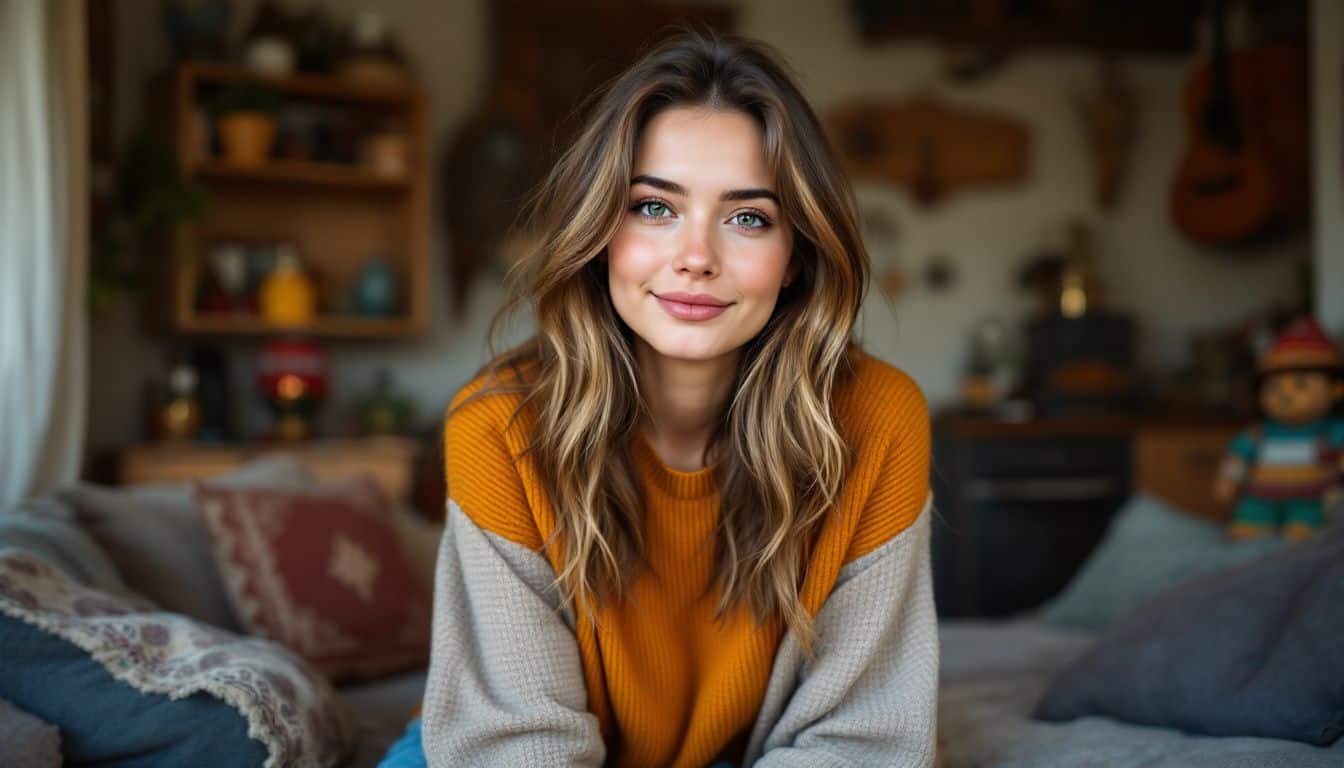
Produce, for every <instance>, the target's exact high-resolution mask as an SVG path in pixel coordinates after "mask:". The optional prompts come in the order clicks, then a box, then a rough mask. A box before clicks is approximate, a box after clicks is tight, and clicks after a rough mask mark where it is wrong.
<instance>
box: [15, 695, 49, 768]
mask: <svg viewBox="0 0 1344 768" xmlns="http://www.w3.org/2000/svg"><path fill="white" fill-rule="evenodd" d="M0 745H3V747H0V757H4V758H5V765H6V766H7V768H61V732H60V731H59V730H57V728H56V726H54V725H50V724H48V723H46V722H45V721H42V720H39V719H38V718H36V717H34V716H33V715H30V714H28V713H27V712H24V711H23V710H21V709H19V708H18V707H16V706H14V705H13V704H10V703H9V702H8V701H5V700H4V699H0Z"/></svg>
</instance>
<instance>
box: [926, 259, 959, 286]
mask: <svg viewBox="0 0 1344 768" xmlns="http://www.w3.org/2000/svg"><path fill="white" fill-rule="evenodd" d="M923 278H924V285H925V286H926V287H927V288H928V289H929V292H930V293H947V292H948V291H951V290H952V289H954V288H956V287H957V265H956V263H954V262H953V261H952V259H951V258H950V257H949V256H948V255H947V254H946V253H944V252H942V251H939V252H937V253H934V254H932V255H931V256H929V260H928V261H926V262H924V270H923Z"/></svg>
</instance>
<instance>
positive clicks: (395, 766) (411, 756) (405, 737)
mask: <svg viewBox="0 0 1344 768" xmlns="http://www.w3.org/2000/svg"><path fill="white" fill-rule="evenodd" d="M378 768H429V766H428V764H427V763H426V762H425V747H424V745H423V744H421V743H420V718H418V717H417V718H415V719H414V720H412V721H411V724H410V725H408V726H406V732H405V733H403V734H402V735H401V738H400V739H397V741H396V743H395V744H393V745H392V746H391V747H388V750H387V754H386V755H383V759H382V762H380V763H378ZM709 768H733V766H732V764H731V763H715V764H713V765H711V766H710V767H709Z"/></svg>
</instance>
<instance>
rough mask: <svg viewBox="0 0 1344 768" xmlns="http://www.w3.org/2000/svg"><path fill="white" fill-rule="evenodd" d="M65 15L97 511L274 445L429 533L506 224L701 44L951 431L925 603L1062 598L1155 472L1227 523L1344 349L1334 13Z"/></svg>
mask: <svg viewBox="0 0 1344 768" xmlns="http://www.w3.org/2000/svg"><path fill="white" fill-rule="evenodd" d="M79 7H81V8H82V13H83V14H84V18H83V20H82V29H83V31H84V33H85V35H86V37H85V41H84V44H85V46H86V51H87V71H86V72H85V73H73V74H71V75H70V76H71V77H76V76H77V75H86V77H87V79H86V81H85V83H84V85H85V86H86V89H87V104H88V108H87V135H86V138H87V141H88V146H89V147H90V151H89V159H90V162H89V167H88V188H89V189H90V192H91V197H90V201H89V212H90V215H89V221H90V232H89V238H88V240H89V254H88V263H89V273H88V281H89V290H88V292H87V300H86V302H85V304H86V306H85V307H84V311H86V312H87V316H88V318H89V319H90V322H91V325H90V332H89V336H88V340H87V341H88V348H87V349H88V357H87V364H88V375H89V380H90V382H91V388H90V389H91V398H90V403H89V407H88V411H87V419H86V420H85V423H84V424H83V425H82V427H81V429H82V434H81V435H80V439H79V441H78V442H79V444H80V452H81V454H82V456H83V459H84V460H83V467H84V469H83V474H84V476H85V477H86V478H89V479H95V480H100V481H104V482H141V481H146V480H159V479H172V478H180V477H183V476H188V475H192V474H199V473H204V472H207V471H213V469H214V468H215V467H217V466H223V465H232V464H233V463H236V462H237V461H239V460H241V457H244V456H251V455H254V454H256V453H258V452H260V451H264V450H267V449H268V448H270V447H273V446H276V445H283V446H287V447H289V448H291V449H294V450H299V451H309V452H318V453H321V455H323V456H325V457H326V459H324V460H328V461H331V462H334V463H335V464H338V465H342V466H359V467H363V468H365V469H369V470H371V471H375V472H383V473H385V474H386V476H388V477H391V478H395V480H394V482H396V483H399V485H398V486H397V487H398V488H399V489H400V491H404V492H405V493H406V494H408V495H412V496H414V497H415V498H416V499H417V500H418V503H419V504H420V505H421V506H422V508H424V509H425V510H427V511H428V514H431V515H433V514H437V513H438V510H440V509H441V504H442V494H443V489H442V487H441V486H442V477H441V472H440V470H439V467H440V466H441V464H440V460H441V459H440V457H439V456H438V454H437V453H436V451H437V450H438V448H437V431H438V427H439V424H440V420H441V416H442V413H443V410H444V408H445V407H446V405H447V403H448V400H449V398H450V397H451V396H452V394H453V393H454V392H455V391H456V390H457V389H458V388H459V387H460V386H461V385H462V384H463V383H465V382H466V381H467V379H468V378H469V377H470V375H471V374H472V373H473V372H474V371H475V370H476V369H477V368H478V367H479V366H480V365H481V364H482V363H483V362H484V361H485V354H486V353H485V333H486V328H487V324H488V322H489V320H490V319H491V317H492V316H493V315H494V313H495V311H496V309H497V308H498V307H499V306H500V303H501V300H502V298H503V291H502V276H503V274H504V270H505V269H506V267H507V265H508V263H509V261H510V258H511V253H513V252H515V250H516V248H517V247H518V245H517V243H516V241H515V240H514V239H512V238H511V237H510V234H509V223H510V222H511V221H512V218H513V216H514V215H515V214H516V213H517V211H518V208H519V201H520V200H521V198H522V197H523V195H524V194H525V193H526V191H527V190H528V189H529V187H530V186H531V184H533V183H534V182H535V181H536V180H537V179H538V178H539V175H540V174H541V173H542V172H543V170H544V169H545V168H546V166H547V163H548V162H549V161H550V160H551V159H552V158H553V157H554V155H555V152H556V149H557V148H558V147H562V146H564V143H565V141H566V140H567V137H568V136H569V135H570V134H571V132H572V131H573V130H574V126H575V125H576V124H577V123H578V122H579V121H580V120H581V119H582V115H581V113H578V112H576V109H577V107H578V105H579V103H580V100H581V98H582V97H583V96H584V95H586V94H588V93H590V92H591V91H592V90H593V89H594V88H595V87H596V86H597V85H598V84H600V83H601V82H603V81H604V80H605V79H607V78H608V77H610V76H612V75H613V74H615V73H616V72H618V71H620V69H621V68H623V67H624V66H626V65H628V64H629V63H630V62H631V61H632V60H633V59H634V57H635V56H636V55H637V54H638V52H639V51H640V50H642V49H644V48H645V47H646V46H647V45H648V44H649V43H650V42H651V41H653V40H655V39H656V38H657V37H658V35H659V34H662V33H664V31H665V30H666V29H667V26H668V25H669V24H672V23H676V22H684V21H692V22H694V23H698V24H702V25H706V26H709V27H712V28H716V29H720V30H724V31H731V32H735V33H740V34H743V35H747V36H750V37H754V38H758V39H760V40H763V41H765V42H766V43H769V44H770V45H772V46H774V47H775V48H776V49H777V50H778V51H779V53H780V54H782V56H783V57H784V58H785V59H786V60H787V61H788V62H789V64H790V65H791V66H792V67H793V69H794V71H795V73H796V75H797V78H798V81H799V82H800V83H801V86H802V88H803V90H804V91H805V93H806V95H807V97H808V98H809V99H810V100H811V102H812V104H813V106H814V107H815V109H816V110H817V112H818V114H819V115H820V117H821V118H822V120H823V122H824V123H825V124H826V126H827V130H828V131H829V133H830V136H831V139H832V142H833V145H834V146H835V148H836V151H837V154H838V155H839V157H840V158H841V160H842V162H843V163H844V165H845V167H846V168H847V170H848V171H849V173H850V175H851V177H852V179H853V182H854V186H855V190H856V194H857V199H858V203H859V208H860V213H861V216H862V221H863V228H864V235H865V238H866V239H867V244H868V247H869V250H870V252H871V254H872V259H873V267H874V270H873V276H874V281H873V288H872V291H871V293H870V295H869V297H868V300H867V302H866V304H865V306H864V310H863V316H862V325H861V340H862V342H863V344H864V345H865V346H866V348H867V349H868V350H869V351H870V352H872V353H873V354H875V355H877V356H879V357H881V358H883V359H885V360H887V361H889V362H891V363H893V364H895V365H897V366H899V367H900V368H902V369H904V370H905V371H907V372H908V373H910V374H911V375H912V376H913V377H914V378H915V379H916V380H917V381H918V382H919V384H920V385H921V386H922V387H923V389H924V391H925V393H926V394H927V396H928V398H929V400H930V403H931V405H932V406H933V408H934V410H935V412H936V425H935V429H936V440H937V448H936V451H935V474H936V477H935V485H936V486H937V487H938V489H939V498H940V506H941V507H942V512H943V514H944V516H945V519H946V521H947V525H946V530H945V531H944V534H943V535H942V538H940V539H939V541H940V543H939V544H938V545H937V546H938V547H939V549H938V553H937V555H936V557H938V562H939V564H940V567H941V568H943V569H944V571H945V573H947V574H951V575H947V576H945V577H944V578H942V579H941V581H940V584H939V588H940V590H941V592H940V609H944V610H947V611H953V612H963V613H996V614H1005V613H1009V612H1011V611H1013V610H1017V609H1020V608H1022V607H1024V606H1028V605H1033V604H1036V603H1038V602H1039V601H1040V600H1041V599H1043V598H1044V597H1046V596H1048V595H1050V594H1052V593H1053V592H1055V591H1057V590H1058V588H1059V587H1060V586H1061V585H1062V584H1063V583H1064V582H1065V580H1066V579H1067V577H1068V575H1069V574H1070V573H1072V572H1073V570H1074V569H1076V567H1077V565H1078V564H1079V563H1080V562H1081V561H1082V559H1083V558H1084V557H1085V556H1086V554H1087V553H1088V552H1089V551H1090V549H1091V547H1092V546H1093V545H1094V544H1095V542H1096V541H1097V539H1098V537H1099V536H1100V535H1101V533H1102V531H1104V529H1105V526H1106V524H1107V522H1108V520H1109V519H1110V516H1111V515H1112V514H1113V512H1114V510H1115V509H1116V508H1117V507H1118V506H1119V505H1120V503H1121V502H1122V501H1123V500H1124V499H1126V498H1127V497H1129V496H1130V495H1131V494H1132V493H1133V491H1134V489H1135V487H1136V484H1137V483H1138V482H1139V481H1138V480H1137V479H1136V478H1137V477H1138V475H1139V471H1140V464H1141V463H1143V462H1145V461H1147V462H1149V463H1150V464H1151V466H1150V467H1149V469H1151V470H1154V471H1157V470H1168V471H1171V472H1172V473H1174V474H1175V475H1180V477H1174V478H1173V479H1172V480H1171V481H1170V482H1169V483H1167V485H1166V486H1165V487H1167V488H1169V489H1170V490H1169V491H1168V493H1169V494H1170V495H1175V496H1182V495H1184V498H1183V499H1182V500H1184V501H1186V502H1187V505H1188V506H1198V507H1200V508H1201V509H1204V510H1205V512H1206V515H1207V516H1209V517H1214V518H1217V517H1218V516H1219V515H1222V516H1225V515H1226V509H1219V508H1218V507H1217V505H1214V504H1212V503H1211V502H1209V501H1208V497H1209V493H1208V492H1207V487H1206V485H1205V482H1206V480H1207V475H1208V473H1209V472H1211V471H1212V470H1211V469H1210V462H1216V460H1217V457H1218V455H1219V452H1220V451H1221V448H1222V446H1223V445H1224V443H1225V440H1226V439H1227V437H1229V436H1230V435H1231V434H1232V433H1233V432H1234V431H1235V430H1236V428H1237V427H1239V426H1244V425H1245V424H1246V423H1247V422H1248V421H1249V420H1251V419H1253V418H1255V416H1256V405H1255V402H1256V401H1255V392H1254V383H1255V382H1254V376H1253V371H1254V360H1255V356H1256V354H1257V353H1258V352H1259V351H1263V349H1264V348H1265V347H1266V346H1267V345H1268V344H1269V343H1270V341H1271V340H1272V339H1273V336H1274V334H1275V332H1276V331H1278V330H1279V329H1280V328H1282V327H1283V326H1284V324H1285V323H1287V321H1289V320H1290V319H1292V318H1294V317H1297V316H1301V315H1306V314H1311V315H1314V316H1315V317H1316V318H1317V319H1318V320H1319V321H1320V322H1321V323H1322V325H1323V326H1325V328H1326V329H1327V331H1330V332H1333V333H1334V334H1339V333H1340V332H1341V331H1344V290H1341V289H1344V258H1341V256H1340V248H1341V243H1342V242H1344V227H1341V218H1340V206H1341V205H1342V204H1344V200H1341V197H1344V194H1342V192H1341V181H1344V166H1342V165H1341V140H1342V139H1344V133H1342V132H1341V99H1340V97H1341V85H1342V83H1341V78H1342V77H1344V69H1342V67H1341V56H1344V8H1342V7H1341V6H1340V5H1339V4H1338V3H1335V2H1332V1H1331V0H1316V1H1315V2H1308V0H1282V1H1280V2H1268V1H1259V2H1251V1H1246V2H1232V1H1230V0H1229V1H1228V2H1201V1H1200V0H1157V1H1154V0H1143V1H1142V2H1128V3H1123V4H1120V3H1108V2H1102V1H1101V0H945V1H940V0H900V1H895V0H893V1H892V2H876V1H872V0H853V1H845V0H814V1H807V0H723V1H722V2H714V3H704V2H696V3H679V2H619V3H617V2H610V3H608V2H595V1H586V2H579V1H577V0H574V1H569V0H566V1H561V0H553V1H543V0H498V1H497V2H489V1H487V0H443V1H442V2H432V3H431V2H417V1H416V0H386V1H385V2H380V3H371V2H367V0H321V1H316V0H283V1H282V0H263V1H261V2H256V1H254V0H233V1H229V0H198V1H195V2H192V1H189V0H177V1H174V0H90V1H89V2H87V3H85V4H80V5H79ZM72 157H74V158H76V161H80V160H79V158H80V157H81V155H80V154H79V153H75V154H73V155H72ZM1313 170H1314V173H1313V172H1312V171H1313ZM529 330H530V329H529V322H528V320H527V318H521V319H520V321H519V322H518V323H517V324H515V327H513V328H511V330H510V333H511V334H512V338H513V339H515V340H517V339H521V338H523V337H524V336H525V335H526V334H527V333H528V332H529ZM1144 435H1146V436H1147V438H1145V439H1146V440H1147V442H1145V443H1144V445H1147V446H1149V447H1148V448H1145V449H1144V450H1143V451H1140V450H1139V447H1138V446H1139V442H1140V437H1141V436H1144ZM1153 435H1156V436H1157V437H1153ZM1153 441H1156V442H1153ZM1154 445H1155V446H1156V447H1155V448H1154V447H1152V446H1154ZM1145 451H1147V452H1145ZM1152 451H1157V452H1156V453H1153V452H1152ZM1182 462H1184V464H1183V463H1182ZM342 463H343V464H342ZM1183 466H1185V467H1193V468H1196V469H1198V470H1199V471H1200V472H1202V473H1203V474H1201V475H1199V477H1198V480H1197V481H1196V480H1194V479H1191V478H1190V477H1188V476H1184V475H1182V474H1181V472H1182V471H1181V467H1183ZM948 532H953V533H955V535H953V536H950V537H949V536H948V535H947V533H948ZM976 542H980V543H978V544H977V543H976ZM985 542H990V543H988V544H986V543H985ZM1007 552H1013V553H1015V554H1014V557H1015V558H1018V559H1020V560H1026V561H1029V562H1030V564H1031V565H1030V568H1029V569H1027V571H1024V572H1023V573H1018V572H1016V571H1013V570H1011V569H1012V568H1013V566H1012V564H1011V563H1009V562H1007V560H1006V557H1007V555H1006V554H1005V553H1007ZM1024 552H1025V553H1026V555H1025V557H1024V556H1023V553H1024ZM995 553H999V554H995ZM996 569H999V570H996ZM1005 583H1011V585H1012V586H1011V589H1007V588H1004V587H1002V586H1001V585H1003V584H1005ZM996 585H999V586H996Z"/></svg>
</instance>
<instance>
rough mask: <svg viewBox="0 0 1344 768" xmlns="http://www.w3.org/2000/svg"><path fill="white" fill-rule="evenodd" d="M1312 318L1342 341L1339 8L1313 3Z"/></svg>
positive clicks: (1342, 52) (1343, 56)
mask: <svg viewBox="0 0 1344 768" xmlns="http://www.w3.org/2000/svg"><path fill="white" fill-rule="evenodd" d="M1311 29H1312V73H1311V74H1312V93H1311V96H1312V100H1313V110H1312V112H1313V120H1312V145H1313V148H1314V151H1315V158H1314V160H1315V170H1316V175H1315V177H1314V183H1315V204H1316V222H1315V228H1316V239H1315V261H1316V314H1317V315H1318V316H1319V319H1320V321H1321V322H1322V323H1323V324H1324V325H1325V327H1326V328H1328V329H1329V330H1330V331H1331V332H1332V333H1334V335H1335V337H1336V338H1340V337H1341V336H1344V113H1342V112H1341V101H1342V100H1344V3H1340V2H1339V1H1338V0H1313V1H1312V4H1311Z"/></svg>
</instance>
